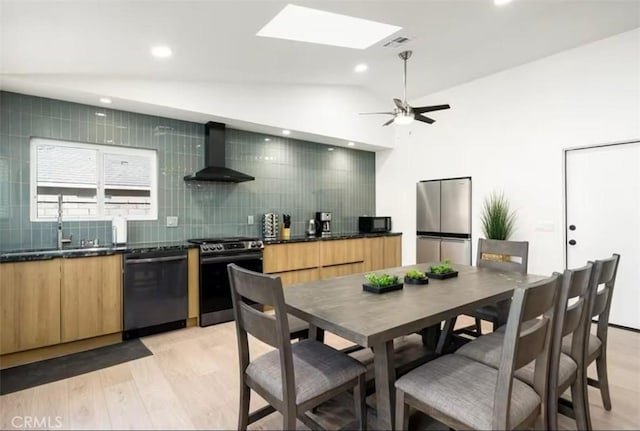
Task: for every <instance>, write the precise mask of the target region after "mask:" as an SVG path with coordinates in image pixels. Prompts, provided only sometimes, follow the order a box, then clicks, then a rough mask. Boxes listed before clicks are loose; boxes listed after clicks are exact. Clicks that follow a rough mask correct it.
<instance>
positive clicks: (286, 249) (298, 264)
mask: <svg viewBox="0 0 640 431" xmlns="http://www.w3.org/2000/svg"><path fill="white" fill-rule="evenodd" d="M263 259H264V261H263V265H262V268H263V271H264V272H265V273H267V274H272V273H274V272H285V271H293V270H296V269H308V268H317V267H318V242H316V241H313V242H298V243H293V244H269V245H266V246H265V247H264V255H263Z"/></svg>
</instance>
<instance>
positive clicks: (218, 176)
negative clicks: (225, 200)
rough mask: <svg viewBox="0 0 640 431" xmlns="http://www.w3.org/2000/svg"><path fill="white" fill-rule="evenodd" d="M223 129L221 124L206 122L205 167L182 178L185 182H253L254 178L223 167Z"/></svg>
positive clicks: (223, 126)
mask: <svg viewBox="0 0 640 431" xmlns="http://www.w3.org/2000/svg"><path fill="white" fill-rule="evenodd" d="M225 128H226V126H225V125H224V124H222V123H214V122H213V121H210V122H208V123H207V124H205V125H204V163H205V167H204V169H202V170H199V171H198V172H196V173H195V174H193V175H187V176H185V177H184V180H185V181H223V182H227V183H241V182H243V181H253V180H255V178H254V177H252V176H251V175H247V174H243V173H242V172H238V171H234V170H233V169H229V168H227V167H226V166H225V161H224V155H225V147H224V145H225V139H224V138H225V134H226V132H225Z"/></svg>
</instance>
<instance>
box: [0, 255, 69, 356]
mask: <svg viewBox="0 0 640 431" xmlns="http://www.w3.org/2000/svg"><path fill="white" fill-rule="evenodd" d="M0 299H1V300H2V301H1V302H0V354H6V353H12V352H17V351H21V350H27V349H34V348H36V347H42V346H49V345H52V344H57V343H60V260H59V259H53V260H44V261H37V262H16V263H2V264H0Z"/></svg>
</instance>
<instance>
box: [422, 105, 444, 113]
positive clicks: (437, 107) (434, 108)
mask: <svg viewBox="0 0 640 431" xmlns="http://www.w3.org/2000/svg"><path fill="white" fill-rule="evenodd" d="M450 108H451V106H449V105H434V106H418V107H415V108H413V112H415V113H416V114H422V113H423V112H433V111H441V110H443V109H450Z"/></svg>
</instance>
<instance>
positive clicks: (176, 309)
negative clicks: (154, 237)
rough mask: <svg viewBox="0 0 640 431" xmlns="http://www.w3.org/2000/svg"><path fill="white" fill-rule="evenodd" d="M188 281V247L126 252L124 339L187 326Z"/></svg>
mask: <svg viewBox="0 0 640 431" xmlns="http://www.w3.org/2000/svg"><path fill="white" fill-rule="evenodd" d="M187 283H188V275H187V251H186V250H168V251H167V250H165V251H149V252H139V253H128V254H125V255H124V299H123V306H124V332H123V335H122V336H123V338H124V339H125V340H128V339H130V338H136V337H142V336H145V335H150V334H155V333H158V332H162V331H168V330H171V329H177V328H184V327H185V326H186V322H187V315H188V290H187V289H188V287H187Z"/></svg>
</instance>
